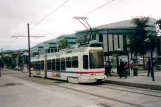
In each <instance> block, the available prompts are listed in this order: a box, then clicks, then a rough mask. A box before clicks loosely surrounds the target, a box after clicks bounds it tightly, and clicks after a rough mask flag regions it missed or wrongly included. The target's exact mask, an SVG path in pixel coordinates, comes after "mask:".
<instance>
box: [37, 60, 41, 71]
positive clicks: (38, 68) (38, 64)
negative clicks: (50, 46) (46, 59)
mask: <svg viewBox="0 0 161 107" xmlns="http://www.w3.org/2000/svg"><path fill="white" fill-rule="evenodd" d="M37 70H40V61H38V62H37Z"/></svg>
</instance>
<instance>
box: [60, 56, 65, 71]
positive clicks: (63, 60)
mask: <svg viewBox="0 0 161 107" xmlns="http://www.w3.org/2000/svg"><path fill="white" fill-rule="evenodd" d="M61 70H65V58H61Z"/></svg>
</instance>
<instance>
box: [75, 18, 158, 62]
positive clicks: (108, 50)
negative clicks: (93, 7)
mask: <svg viewBox="0 0 161 107" xmlns="http://www.w3.org/2000/svg"><path fill="white" fill-rule="evenodd" d="M131 21H132V20H125V21H120V22H115V23H110V24H105V25H101V26H97V27H94V28H93V36H92V38H91V41H90V42H102V43H103V48H104V55H105V59H107V58H108V59H109V56H111V55H112V54H113V53H115V52H117V51H118V50H119V51H122V52H120V53H122V54H127V53H128V47H127V45H128V44H129V43H130V39H129V36H130V35H132V34H133V33H134V31H135V29H134V27H135V26H134V24H133V23H132V22H131ZM155 22H156V20H155V19H153V18H150V20H149V23H148V25H149V27H148V28H147V30H148V31H150V32H152V33H156V24H155ZM88 32H89V31H87V30H84V31H78V32H76V38H79V39H80V37H84V36H85V35H86V34H88ZM78 42H79V40H78ZM131 57H132V55H131Z"/></svg>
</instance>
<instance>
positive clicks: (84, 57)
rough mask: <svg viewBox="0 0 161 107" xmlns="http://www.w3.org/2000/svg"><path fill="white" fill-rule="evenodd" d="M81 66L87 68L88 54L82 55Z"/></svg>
mask: <svg viewBox="0 0 161 107" xmlns="http://www.w3.org/2000/svg"><path fill="white" fill-rule="evenodd" d="M83 68H84V69H88V55H83Z"/></svg>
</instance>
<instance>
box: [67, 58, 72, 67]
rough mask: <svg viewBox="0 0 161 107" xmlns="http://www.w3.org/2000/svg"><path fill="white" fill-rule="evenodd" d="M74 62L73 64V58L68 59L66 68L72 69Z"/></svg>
mask: <svg viewBox="0 0 161 107" xmlns="http://www.w3.org/2000/svg"><path fill="white" fill-rule="evenodd" d="M71 66H72V62H71V57H66V67H67V68H71Z"/></svg>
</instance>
